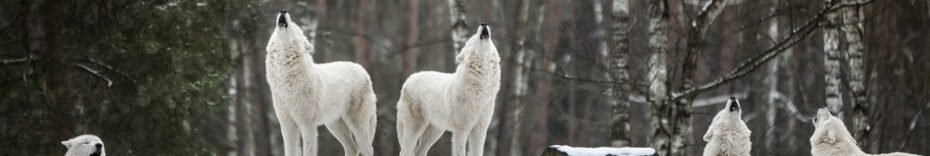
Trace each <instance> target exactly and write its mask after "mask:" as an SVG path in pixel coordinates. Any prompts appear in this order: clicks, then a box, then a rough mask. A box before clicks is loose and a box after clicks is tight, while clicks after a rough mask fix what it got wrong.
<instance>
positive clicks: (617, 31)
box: [595, 0, 632, 147]
mask: <svg viewBox="0 0 930 156" xmlns="http://www.w3.org/2000/svg"><path fill="white" fill-rule="evenodd" d="M595 3H599V2H595ZM610 6H611V7H610V8H611V11H610V13H611V14H610V15H611V16H610V17H611V19H612V20H611V24H610V30H611V31H610V32H611V35H610V42H611V45H612V47H611V48H610V53H609V54H608V56H609V59H610V70H611V71H612V72H610V73H612V74H610V75H611V76H610V77H611V78H612V79H614V80H615V81H618V82H620V83H617V84H615V85H614V87H613V89H612V91H613V92H612V93H613V96H614V99H613V101H612V102H613V103H612V104H613V106H612V109H611V114H612V115H613V116H612V117H611V120H613V128H611V140H612V141H611V146H615V147H621V146H629V145H630V99H629V93H630V91H631V89H632V86H631V84H630V74H629V70H630V69H629V63H628V62H629V57H630V56H629V55H630V54H629V53H630V45H629V43H630V38H629V33H630V32H629V31H630V26H631V25H632V24H631V23H630V22H631V20H630V19H631V17H630V1H629V0H612V1H611V5H610ZM595 10H600V9H595ZM596 14H602V12H596Z"/></svg>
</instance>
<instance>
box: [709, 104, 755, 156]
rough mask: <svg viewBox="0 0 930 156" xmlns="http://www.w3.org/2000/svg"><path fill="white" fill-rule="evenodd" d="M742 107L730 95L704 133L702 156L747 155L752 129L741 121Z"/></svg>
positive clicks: (750, 145)
mask: <svg viewBox="0 0 930 156" xmlns="http://www.w3.org/2000/svg"><path fill="white" fill-rule="evenodd" d="M741 114H742V108H740V103H739V101H738V100H736V97H730V100H729V101H727V106H726V107H724V108H723V110H720V112H717V115H716V116H714V120H713V121H712V122H711V123H710V127H708V128H707V133H705V134H704V141H707V145H706V146H704V156H749V151H750V150H751V148H752V142H750V141H749V135H750V134H751V133H752V131H749V128H747V127H746V123H745V122H743V118H742V117H741V116H740V115H741Z"/></svg>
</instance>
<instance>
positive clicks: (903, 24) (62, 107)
mask: <svg viewBox="0 0 930 156" xmlns="http://www.w3.org/2000/svg"><path fill="white" fill-rule="evenodd" d="M705 6H708V7H705ZM0 8H2V9H0V96H2V97H0V140H2V141H0V151H4V152H5V153H9V154H12V155H59V154H62V153H64V151H65V148H64V147H62V146H61V145H60V144H59V142H60V141H62V140H65V139H67V138H70V137H73V136H76V135H78V134H83V133H92V134H98V135H100V136H101V137H102V138H103V139H104V141H105V142H106V143H107V146H108V147H107V149H108V150H109V151H108V153H111V154H112V155H147V154H155V153H157V154H166V155H198V154H204V155H206V154H209V153H213V154H220V155H281V154H282V150H283V149H282V147H281V135H280V132H279V128H278V126H277V121H276V117H275V116H274V111H273V109H271V108H272V103H271V98H270V95H269V91H268V86H267V82H266V80H265V77H264V75H265V67H264V57H265V51H264V47H265V44H266V42H267V39H268V36H269V35H270V32H271V31H272V29H273V25H274V24H273V22H274V16H275V15H276V13H277V11H278V10H281V9H287V10H288V12H290V13H292V14H293V15H292V16H293V17H294V19H296V21H297V23H299V24H300V25H301V27H302V28H303V29H304V30H305V33H306V34H305V35H307V36H308V37H310V38H311V40H312V43H313V44H314V45H315V50H316V53H315V54H314V59H316V61H317V62H331V61H355V62H358V63H359V64H362V65H363V66H365V67H366V68H367V69H368V71H369V73H370V75H371V76H372V80H373V81H374V84H375V92H376V93H377V94H378V98H379V99H378V102H377V103H378V129H377V136H376V140H375V145H374V146H375V150H376V151H375V152H376V153H377V155H396V153H397V152H398V147H397V145H396V144H397V139H396V133H395V129H394V128H395V126H396V125H395V121H396V120H395V115H396V110H395V107H394V105H395V104H396V101H397V97H398V96H399V93H398V91H399V90H400V85H401V84H402V83H403V81H404V79H405V78H406V75H409V74H410V73H412V72H416V71H423V70H436V71H443V72H452V71H453V70H454V67H455V63H454V60H453V59H452V58H453V57H454V55H455V54H456V51H457V50H454V49H456V48H457V47H459V46H461V45H460V44H461V43H459V42H462V40H461V35H471V33H473V32H472V30H474V29H473V28H475V27H476V26H477V25H478V24H480V23H488V24H489V25H490V26H491V27H492V29H491V30H492V38H493V39H494V41H495V44H496V45H497V48H498V49H499V51H500V53H501V57H502V60H503V61H502V67H503V77H502V81H503V82H502V83H503V85H502V88H501V91H500V94H499V95H498V103H497V105H496V107H497V108H496V109H495V110H496V112H495V116H494V117H495V118H494V121H493V123H492V125H491V127H490V130H489V136H488V140H487V143H486V145H485V146H486V149H487V150H486V152H487V153H485V155H538V154H539V153H540V152H542V149H543V148H545V147H546V146H548V145H553V144H566V145H573V146H641V147H653V148H657V149H659V150H660V152H661V153H662V154H663V155H695V154H698V153H700V152H701V150H702V149H703V145H704V141H703V140H701V139H700V136H701V135H702V134H704V131H705V130H706V128H707V125H708V124H709V121H710V119H711V118H712V116H713V114H714V113H715V112H716V111H718V110H719V109H720V107H722V105H720V104H722V103H724V102H725V100H726V99H727V98H728V97H729V96H737V97H739V98H740V99H741V102H742V103H744V104H745V106H744V109H743V119H744V120H745V121H746V122H747V124H748V125H749V126H750V129H751V130H752V131H753V135H752V141H753V152H752V153H753V154H754V155H806V154H808V153H809V142H808V138H809V136H810V134H811V132H812V130H813V127H812V126H811V124H810V121H809V119H810V117H811V114H813V113H814V112H815V110H816V108H820V107H826V106H831V107H830V108H831V109H832V110H833V111H835V113H841V114H842V115H843V118H844V120H845V121H846V122H847V125H849V126H850V130H853V131H854V133H856V137H857V139H859V140H860V144H861V146H863V147H865V148H864V150H865V151H867V152H870V153H876V152H890V151H906V152H913V153H919V154H924V155H926V154H930V150H928V149H926V148H922V147H926V146H928V145H930V142H928V141H927V140H930V139H927V138H930V131H928V129H930V122H928V121H927V119H928V118H927V115H926V111H927V110H928V109H930V53H928V50H930V47H927V44H926V43H930V29H927V28H928V26H930V3H928V2H927V1H921V0H900V1H874V2H872V1H854V0H824V1H809V0H761V1H747V0H674V1H669V0H589V1H570V0H544V1H537V0H447V1H423V0H387V1H375V0H355V1H335V0H274V1H269V0H260V1H251V0H223V1H221V0H192V1H176V0H157V1H115V0H66V1H47V0H7V1H0ZM321 133H322V134H321V135H320V146H321V147H320V149H321V150H320V152H321V155H341V153H342V149H341V147H340V145H339V144H338V143H337V142H336V140H335V139H334V138H333V137H332V136H331V135H329V134H328V132H326V130H325V129H321ZM449 146H450V145H449V141H448V136H444V138H443V139H441V140H440V141H439V142H437V144H436V145H434V146H433V148H432V150H431V152H430V153H431V154H433V155H447V154H448V152H449V151H448V149H449Z"/></svg>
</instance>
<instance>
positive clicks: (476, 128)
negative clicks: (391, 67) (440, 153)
mask: <svg viewBox="0 0 930 156" xmlns="http://www.w3.org/2000/svg"><path fill="white" fill-rule="evenodd" d="M490 35H491V34H490V30H489V28H488V26H487V25H486V24H482V25H481V26H480V27H479V28H478V33H476V34H475V35H474V36H472V37H471V38H469V39H468V42H466V43H465V47H464V48H462V51H461V52H460V53H459V54H458V55H457V56H456V62H458V63H459V65H458V67H457V68H456V69H455V70H456V71H455V73H440V72H434V71H425V72H418V73H414V74H412V75H410V77H409V78H407V81H406V82H405V83H404V86H403V89H401V93H400V94H401V95H400V99H399V101H398V102H397V138H398V142H399V143H400V155H401V156H410V155H414V154H416V155H426V152H428V151H429V148H430V146H432V145H433V143H435V142H436V140H437V139H439V137H440V136H442V133H443V132H445V131H446V130H448V131H451V132H452V155H453V156H464V155H465V154H466V150H465V145H466V142H467V144H468V155H482V154H483V152H484V140H485V136H486V135H487V130H488V124H490V123H491V115H493V114H494V100H495V98H496V97H497V91H498V90H499V89H500V80H501V69H500V56H498V53H497V48H496V47H494V43H493V42H492V41H491V38H490Z"/></svg>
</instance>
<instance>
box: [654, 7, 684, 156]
mask: <svg viewBox="0 0 930 156" xmlns="http://www.w3.org/2000/svg"><path fill="white" fill-rule="evenodd" d="M668 22H669V11H668V1H666V0H653V1H649V28H648V30H647V31H648V35H649V52H650V53H651V54H650V57H649V73H648V74H647V77H646V80H647V81H648V82H649V93H648V100H649V103H650V106H651V107H650V109H651V111H652V120H650V122H649V123H650V125H651V126H652V127H653V128H655V131H654V132H653V134H652V147H653V148H656V151H657V152H660V153H663V154H660V155H669V154H670V153H669V151H670V150H673V149H680V148H681V147H683V146H684V145H683V144H679V145H672V142H671V141H672V138H671V135H672V132H671V129H669V127H668V126H666V125H667V124H665V123H663V122H661V121H665V122H668V121H669V119H670V117H671V116H669V115H668V113H665V112H667V110H668V107H669V105H668V100H669V90H668V69H667V68H668V65H667V61H666V59H667V58H668V54H667V53H668ZM673 146H674V147H673Z"/></svg>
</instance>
